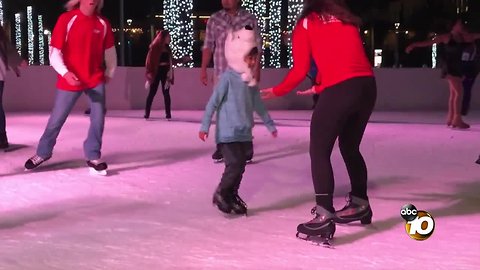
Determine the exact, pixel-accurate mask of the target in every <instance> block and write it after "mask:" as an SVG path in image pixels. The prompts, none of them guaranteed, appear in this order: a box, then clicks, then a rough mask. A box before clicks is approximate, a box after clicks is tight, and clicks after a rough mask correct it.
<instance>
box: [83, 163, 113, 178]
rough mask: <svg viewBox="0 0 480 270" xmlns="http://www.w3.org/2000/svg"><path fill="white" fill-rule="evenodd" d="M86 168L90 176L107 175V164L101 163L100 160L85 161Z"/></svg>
mask: <svg viewBox="0 0 480 270" xmlns="http://www.w3.org/2000/svg"><path fill="white" fill-rule="evenodd" d="M87 166H88V167H89V169H90V174H91V175H101V176H106V175H107V168H108V166H107V163H105V162H102V161H100V160H87Z"/></svg>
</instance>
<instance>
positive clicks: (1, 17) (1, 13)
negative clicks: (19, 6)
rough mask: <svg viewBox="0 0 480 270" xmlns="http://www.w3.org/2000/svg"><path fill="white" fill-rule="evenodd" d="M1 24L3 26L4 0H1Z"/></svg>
mask: <svg viewBox="0 0 480 270" xmlns="http://www.w3.org/2000/svg"><path fill="white" fill-rule="evenodd" d="M0 23H1V24H2V26H3V0H0Z"/></svg>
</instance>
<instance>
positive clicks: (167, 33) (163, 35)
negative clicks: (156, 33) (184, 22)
mask: <svg viewBox="0 0 480 270" xmlns="http://www.w3.org/2000/svg"><path fill="white" fill-rule="evenodd" d="M168 35H170V32H168V30H162V32H161V33H160V37H161V38H162V40H165V38H166V37H167V36H168Z"/></svg>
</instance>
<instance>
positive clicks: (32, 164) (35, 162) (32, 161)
mask: <svg viewBox="0 0 480 270" xmlns="http://www.w3.org/2000/svg"><path fill="white" fill-rule="evenodd" d="M50 158H51V156H50V157H46V158H42V157H41V156H39V155H34V156H33V157H31V158H29V159H28V160H27V162H25V169H27V170H32V169H35V168H36V167H38V166H39V165H40V164H42V163H43V162H45V161H47V160H49V159H50Z"/></svg>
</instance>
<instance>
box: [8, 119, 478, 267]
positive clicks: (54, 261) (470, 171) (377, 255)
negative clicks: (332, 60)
mask: <svg viewBox="0 0 480 270" xmlns="http://www.w3.org/2000/svg"><path fill="white" fill-rule="evenodd" d="M310 113H311V112H309V111H275V112H272V116H273V117H274V119H276V120H277V124H278V126H279V137H278V138H277V139H273V138H272V137H271V136H270V135H269V134H268V132H267V130H266V129H265V128H264V127H263V126H262V125H261V123H260V122H259V124H258V125H257V126H256V127H255V130H254V135H255V139H254V145H255V156H254V159H255V161H256V162H255V164H252V165H248V166H247V170H246V173H245V175H244V180H243V183H242V187H241V189H240V194H241V196H242V197H243V199H244V200H245V201H246V202H247V204H248V206H249V209H250V213H251V214H250V216H249V217H248V218H245V217H240V218H225V217H224V216H223V215H222V214H220V213H219V211H218V210H217V209H216V208H214V207H213V206H212V204H211V198H212V193H213V190H214V188H215V187H216V185H217V184H218V181H219V179H220V176H221V173H222V170H223V165H222V164H213V163H212V160H211V158H210V156H211V154H212V151H213V149H214V143H213V141H212V140H213V136H211V137H210V138H209V141H208V143H204V142H201V141H200V140H199V139H198V137H197V136H198V129H199V120H200V119H201V116H202V112H174V114H173V116H174V121H171V122H167V121H165V120H164V119H162V118H160V116H162V115H163V113H162V112H160V111H155V112H152V116H153V117H154V118H153V119H152V120H150V121H145V120H144V119H143V118H142V116H143V113H142V112H140V111H109V112H108V118H107V121H106V128H105V134H104V145H103V158H104V159H105V160H106V161H107V162H108V163H109V168H110V170H109V173H110V175H109V176H107V177H99V176H96V177H95V176H90V175H89V173H88V169H87V167H86V165H85V161H84V158H83V150H82V145H83V140H84V139H85V136H86V133H87V128H88V117H86V116H83V115H80V114H72V115H71V116H70V117H69V119H68V121H67V123H66V125H65V126H64V128H63V130H62V132H61V134H60V137H59V139H58V142H57V146H56V148H55V151H54V156H53V157H52V159H51V160H49V161H48V162H46V163H45V164H43V165H42V166H41V167H39V168H38V170H36V171H33V172H24V170H23V164H24V162H25V161H26V160H27V158H29V157H30V156H31V155H33V154H34V152H35V146H36V144H37V142H38V139H39V138H40V136H41V134H42V132H43V129H44V127H45V124H46V121H47V117H48V114H46V113H38V114H33V113H29V114H22V113H10V114H8V115H7V132H8V136H9V140H10V142H11V143H12V144H14V147H15V148H16V149H15V150H14V151H11V152H5V153H3V152H0V160H1V162H0V269H22V270H24V269H89V270H91V269H109V270H111V269H135V270H140V269H142V270H143V269H349V270H351V269H479V267H480V266H478V265H479V263H480V259H479V258H478V256H479V254H480V195H479V194H480V173H479V171H480V165H477V164H475V163H474V161H475V160H476V158H477V156H478V154H480V114H478V113H477V114H473V115H472V116H470V117H469V118H467V119H466V121H467V122H469V123H470V124H472V129H471V130H469V131H458V130H452V129H449V128H447V127H446V126H445V125H444V124H443V123H444V121H443V120H444V114H443V113H424V112H422V113H394V112H390V113H375V114H374V116H373V117H372V122H371V124H369V126H368V128H367V131H366V133H365V139H364V143H363V145H362V150H363V153H364V156H365V159H366V162H367V165H368V167H369V181H370V182H369V183H370V184H369V187H370V190H369V196H370V200H371V204H372V208H373V211H374V222H373V224H372V225H370V226H360V225H347V226H345V225H342V226H338V227H337V232H336V234H335V238H334V245H335V249H326V248H322V247H318V246H315V245H311V244H309V243H307V242H304V241H301V240H298V239H296V238H295V232H296V226H297V224H298V223H300V222H305V221H307V220H309V219H310V218H311V216H310V208H311V207H312V206H313V204H314V200H313V187H312V183H311V177H310V169H309V168H310V162H309V156H308V144H309V138H308V137H309V117H310ZM155 117H157V118H155ZM211 130H212V131H213V127H212V129H211ZM212 135H213V134H212ZM332 162H333V165H334V168H335V177H336V193H335V195H336V196H335V206H336V207H337V208H340V207H342V206H343V204H344V195H345V194H346V193H347V192H348V191H349V182H348V177H347V173H346V170H345V166H344V164H343V162H342V160H341V157H340V154H339V152H338V149H337V148H335V150H334V153H333V155H332ZM406 203H412V204H414V205H415V206H416V207H417V208H418V209H419V210H426V211H428V212H430V213H431V214H432V215H433V217H434V218H435V221H436V228H435V232H434V233H433V235H432V237H431V238H430V239H428V240H426V241H421V242H420V241H415V240H412V239H410V238H409V237H408V236H407V234H406V233H405V226H404V221H403V220H402V219H401V217H400V215H399V211H400V208H401V207H402V206H403V205H404V204H406Z"/></svg>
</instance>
